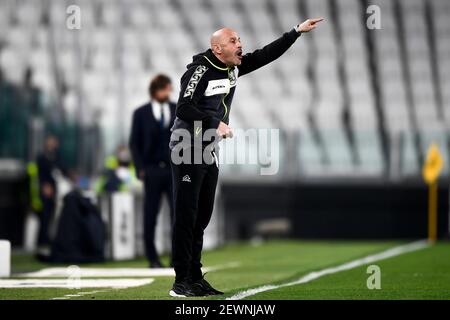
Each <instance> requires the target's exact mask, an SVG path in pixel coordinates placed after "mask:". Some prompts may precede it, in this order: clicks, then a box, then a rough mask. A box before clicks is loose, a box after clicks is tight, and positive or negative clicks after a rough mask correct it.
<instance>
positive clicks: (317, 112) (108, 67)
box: [0, 0, 450, 178]
mask: <svg viewBox="0 0 450 320" xmlns="http://www.w3.org/2000/svg"><path fill="white" fill-rule="evenodd" d="M69 5H78V6H79V7H80V8H81V29H80V30H69V29H68V28H67V27H66V19H67V16H68V14H67V13H66V9H67V7H68V6H69ZM368 5H377V6H379V8H380V10H381V11H380V12H381V29H379V30H370V29H368V28H367V27H366V19H367V17H368V16H369V14H368V13H367V12H366V8H367V7H368ZM316 16H323V17H325V19H326V20H325V22H324V23H323V24H322V25H321V26H320V28H318V29H317V30H315V31H314V32H312V33H310V34H305V35H303V36H302V37H301V38H300V39H299V41H297V42H296V43H295V44H294V46H293V48H292V49H291V50H289V51H288V52H287V53H286V54H285V55H284V56H283V57H282V58H281V59H279V60H278V61H277V62H276V63H273V64H271V65H269V66H266V67H264V68H263V69H262V70H260V71H258V73H254V74H250V75H248V76H246V77H243V78H242V79H240V80H239V86H238V89H237V92H236V96H235V100H234V104H233V111H232V113H231V127H233V128H243V129H249V128H280V129H281V132H282V134H281V135H280V137H281V145H280V150H281V151H282V150H287V149H289V148H288V147H287V146H293V148H294V150H296V152H292V153H289V154H287V152H286V153H283V152H282V153H283V155H282V158H281V159H280V160H281V162H282V165H280V170H281V172H282V173H283V174H284V175H281V176H289V177H294V178H296V177H299V176H305V177H318V176H320V177H322V176H327V177H330V176H331V177H334V176H348V175H355V176H374V177H390V176H392V177H408V176H418V175H420V172H421V164H422V162H423V159H424V157H425V154H426V150H427V148H428V146H429V144H430V143H432V142H437V143H438V144H439V146H440V149H441V152H442V154H443V156H444V158H445V159H446V161H445V162H446V167H445V168H444V172H445V174H447V175H448V174H449V167H448V163H449V161H448V160H449V159H450V158H449V156H450V154H449V153H450V37H449V36H448V35H449V34H450V19H449V18H448V17H450V1H448V0H392V1H391V0H373V1H372V0H371V1H368V0H337V1H333V0H283V1H272V0H230V1H224V0H189V1H184V0H148V1H144V0H127V1H118V0H70V1H66V0H16V1H10V0H0V68H1V70H2V73H3V75H4V78H5V79H6V80H7V81H9V82H11V83H14V84H19V83H20V82H21V81H22V79H23V74H24V71H25V70H26V68H27V67H31V68H32V70H33V72H34V77H33V81H34V83H35V85H36V86H38V87H39V88H41V89H42V90H43V91H44V92H45V93H46V94H47V96H48V99H49V101H56V103H57V104H60V108H61V109H62V110H64V113H65V116H66V117H67V118H68V119H74V120H75V121H77V122H79V123H80V124H81V125H89V124H90V123H92V122H95V121H98V122H99V124H100V127H101V130H102V137H103V139H102V141H103V143H102V148H103V150H104V152H105V153H107V152H110V151H111V150H113V149H114V148H115V146H116V145H117V144H118V143H120V142H124V141H126V140H127V138H128V132H129V128H130V124H131V121H130V119H131V115H132V112H133V111H134V109H135V108H136V107H138V106H139V105H140V104H142V103H144V102H145V101H146V99H147V85H148V81H149V79H150V77H151V76H153V75H155V74H156V73H159V72H163V73H166V74H168V75H169V76H171V77H172V79H173V80H174V85H175V91H177V90H179V78H180V76H181V75H182V74H183V72H184V70H185V66H186V64H187V63H189V62H190V60H191V57H192V55H194V54H195V53H198V52H200V51H202V50H204V49H206V48H207V47H208V42H209V36H210V34H211V33H212V32H213V31H214V30H216V29H218V28H220V27H222V26H230V27H232V28H234V29H236V30H237V31H238V32H239V34H240V36H241V39H242V42H243V46H244V51H252V50H254V49H257V48H259V47H261V46H263V45H264V44H266V43H268V42H270V41H271V40H273V39H275V38H276V37H278V36H279V35H280V34H281V33H282V32H284V31H287V30H289V29H290V28H292V26H293V25H294V24H296V23H298V22H300V21H302V20H304V19H306V18H307V17H316ZM174 99H176V95H174ZM240 148H241V149H240ZM227 152H235V153H236V154H238V153H239V152H244V151H243V150H242V146H239V145H238V146H236V147H235V148H234V150H232V149H231V148H229V149H227ZM223 170H224V172H225V173H227V172H228V173H229V175H230V176H233V173H234V174H235V175H236V176H239V175H241V173H245V172H248V173H252V172H254V168H250V167H245V166H240V167H239V166H238V167H236V166H229V167H227V166H224V167H223Z"/></svg>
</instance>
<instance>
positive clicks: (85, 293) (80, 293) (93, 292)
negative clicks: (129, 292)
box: [51, 288, 124, 300]
mask: <svg viewBox="0 0 450 320" xmlns="http://www.w3.org/2000/svg"><path fill="white" fill-rule="evenodd" d="M117 289H124V288H114V289H110V290H96V291H89V292H78V293H77V294H66V295H64V296H62V297H55V298H52V299H51V300H69V299H70V298H74V297H82V296H85V295H91V294H96V293H100V292H109V291H112V290H117Z"/></svg>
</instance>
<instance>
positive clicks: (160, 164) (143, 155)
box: [130, 74, 176, 268]
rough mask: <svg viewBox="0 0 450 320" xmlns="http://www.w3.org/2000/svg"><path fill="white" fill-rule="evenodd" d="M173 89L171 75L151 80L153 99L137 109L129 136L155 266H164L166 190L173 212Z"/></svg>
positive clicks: (147, 248) (146, 239) (147, 246)
mask: <svg viewBox="0 0 450 320" xmlns="http://www.w3.org/2000/svg"><path fill="white" fill-rule="evenodd" d="M171 93H172V83H171V80H170V78H169V77H167V76H165V75H162V74H160V75H157V76H156V77H155V78H153V79H152V80H151V82H150V87H149V94H150V101H149V102H148V103H147V104H145V105H143V106H141V107H139V108H138V109H136V111H135V112H134V114H133V123H132V127H131V136H130V150H131V153H132V156H133V161H134V165H135V167H136V175H137V176H138V178H139V179H140V180H142V181H143V183H144V189H145V199H144V242H145V252H146V256H147V258H148V260H149V261H150V266H151V267H152V268H159V267H162V265H161V262H160V260H159V256H158V252H157V250H156V247H155V229H156V220H157V216H158V212H159V209H160V203H161V196H162V195H163V194H164V193H165V194H167V197H168V199H169V205H170V214H171V216H172V214H173V205H172V176H171V171H170V151H169V141H170V134H171V132H170V128H171V126H172V124H173V121H174V118H175V107H176V105H175V104H174V103H172V102H170V101H169V99H170V94H171Z"/></svg>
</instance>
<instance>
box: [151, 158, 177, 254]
mask: <svg viewBox="0 0 450 320" xmlns="http://www.w3.org/2000/svg"><path fill="white" fill-rule="evenodd" d="M144 189H145V190H144V191H145V199H144V243H145V254H146V256H147V259H148V260H149V261H150V262H159V255H158V252H157V250H156V246H155V231H156V223H157V218H158V213H159V211H160V207H161V197H162V196H163V194H167V197H168V199H169V207H170V215H171V217H173V199H172V195H173V192H172V177H171V173H170V167H169V166H168V165H167V166H166V167H165V168H160V167H159V166H157V165H155V166H149V167H148V168H146V169H145V176H144Z"/></svg>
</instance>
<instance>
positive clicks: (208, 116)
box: [170, 29, 301, 148]
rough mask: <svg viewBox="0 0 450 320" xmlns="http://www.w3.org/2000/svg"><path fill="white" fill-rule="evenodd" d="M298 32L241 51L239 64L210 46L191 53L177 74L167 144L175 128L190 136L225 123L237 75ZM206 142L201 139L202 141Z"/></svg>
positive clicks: (275, 54) (277, 52)
mask: <svg viewBox="0 0 450 320" xmlns="http://www.w3.org/2000/svg"><path fill="white" fill-rule="evenodd" d="M300 34H301V33H299V32H297V31H296V30H295V29H292V30H291V31H289V32H286V33H284V34H283V35H282V36H281V37H280V38H278V39H277V40H275V41H273V42H272V43H270V44H268V45H266V46H265V47H263V48H262V49H258V50H256V51H254V52H252V53H247V54H245V55H243V57H242V62H241V65H239V66H236V67H227V66H226V65H225V64H223V63H222V62H221V61H220V60H219V59H217V58H216V56H215V55H214V54H213V53H212V51H211V49H208V50H207V51H205V52H203V53H199V54H197V55H195V56H193V58H192V63H190V64H188V65H187V71H186V72H185V73H184V74H183V76H182V77H181V90H180V96H179V99H178V103H177V108H176V118H175V122H174V125H173V126H172V135H171V141H170V147H171V148H173V147H174V146H175V145H176V144H177V143H178V142H179V141H180V134H179V132H177V129H186V130H187V131H189V133H190V134H191V137H192V139H193V138H194V137H195V136H199V135H200V134H202V132H203V131H204V130H207V129H217V127H218V126H219V123H220V121H223V122H225V123H226V124H228V121H229V115H230V109H231V102H232V100H233V95H234V91H235V88H236V82H237V78H238V77H240V76H243V75H245V74H247V73H250V72H252V71H255V70H256V69H258V68H261V67H262V66H264V65H266V64H268V63H270V62H272V61H274V60H275V59H277V58H279V57H280V56H281V55H282V54H283V53H285V52H286V50H287V49H289V47H291V46H292V44H293V43H294V42H295V41H296V40H297V38H298V37H299V36H300ZM194 121H198V122H201V127H199V126H195V128H194ZM178 131H179V130H178ZM182 139H183V138H181V140H182ZM192 141H193V140H192ZM209 143H210V142H208V141H205V142H203V144H202V145H203V147H204V146H206V145H208V144H209Z"/></svg>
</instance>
